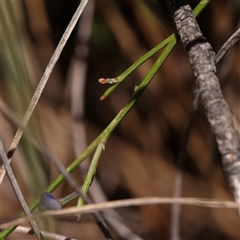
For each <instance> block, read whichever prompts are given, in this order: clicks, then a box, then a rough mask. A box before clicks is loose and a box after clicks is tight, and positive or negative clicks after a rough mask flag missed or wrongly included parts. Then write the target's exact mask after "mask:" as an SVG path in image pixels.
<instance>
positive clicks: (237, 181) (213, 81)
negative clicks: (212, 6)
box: [167, 0, 240, 203]
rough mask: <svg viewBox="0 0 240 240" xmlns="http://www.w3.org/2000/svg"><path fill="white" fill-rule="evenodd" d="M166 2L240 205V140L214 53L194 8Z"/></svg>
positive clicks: (227, 176) (173, 0)
mask: <svg viewBox="0 0 240 240" xmlns="http://www.w3.org/2000/svg"><path fill="white" fill-rule="evenodd" d="M167 1H168V4H169V6H170V9H171V11H172V15H173V19H174V22H175V24H176V27H177V30H178V33H179V35H180V37H181V40H182V42H183V44H184V47H185V48H186V51H187V53H188V58H189V61H190V64H191V67H192V69H193V72H194V76H195V78H196V82H197V85H198V89H199V91H200V94H201V100H202V104H203V106H204V109H205V112H206V115H207V118H208V121H209V123H210V126H211V129H212V132H213V134H214V136H215V138H216V141H217V144H218V148H219V151H220V153H221V156H222V163H223V170H224V173H225V176H226V179H227V182H228V184H229V186H230V189H231V191H232V193H233V195H234V197H235V200H236V201H237V202H239V203H240V139H239V133H238V131H237V130H235V129H234V125H233V120H232V114H231V112H230V110H229V107H228V106H227V104H226V103H225V102H224V100H223V96H222V92H221V89H220V85H219V81H218V78H217V76H216V68H215V64H214V60H215V53H214V51H213V50H212V46H211V45H210V44H209V43H208V42H207V40H206V39H205V38H204V37H203V35H202V33H201V31H200V29H199V26H198V24H197V22H196V19H195V18H194V16H193V13H192V10H191V7H190V6H189V5H186V4H185V3H184V1H182V0H180V1H178V0H167Z"/></svg>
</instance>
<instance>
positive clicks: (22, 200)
mask: <svg viewBox="0 0 240 240" xmlns="http://www.w3.org/2000/svg"><path fill="white" fill-rule="evenodd" d="M0 157H1V159H2V161H3V164H4V166H5V169H6V171H7V175H8V178H9V181H10V182H11V184H12V187H13V190H14V192H15V194H16V196H17V198H18V201H19V203H20V205H21V206H22V209H23V211H24V213H25V214H26V216H27V215H30V214H31V212H30V210H29V208H28V205H27V203H26V200H25V198H24V196H23V194H22V191H21V189H20V187H19V185H18V182H17V180H16V178H15V175H14V173H13V170H12V167H11V165H10V163H9V161H8V158H7V154H6V151H5V149H4V146H3V142H2V138H1V136H0ZM29 223H30V225H31V227H32V229H33V231H34V233H35V235H36V237H37V238H38V239H39V240H41V239H42V235H41V232H40V230H39V228H38V226H37V224H36V222H35V221H34V220H30V221H29Z"/></svg>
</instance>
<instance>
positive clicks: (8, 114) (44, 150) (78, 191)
mask: <svg viewBox="0 0 240 240" xmlns="http://www.w3.org/2000/svg"><path fill="white" fill-rule="evenodd" d="M1 103H2V106H1V108H0V109H1V111H2V112H3V114H4V115H5V116H6V117H7V118H9V119H11V121H13V122H14V123H17V125H18V127H21V128H22V129H23V130H24V132H25V135H26V138H27V139H28V140H29V142H31V143H32V144H33V145H34V146H35V147H36V149H38V150H39V151H40V152H42V153H43V154H44V155H45V156H46V157H47V158H48V159H49V160H50V161H51V163H52V164H53V165H54V166H55V167H56V168H57V169H58V171H59V172H60V173H61V174H62V175H63V176H64V178H65V179H66V180H67V182H68V183H69V184H70V186H72V188H73V189H74V190H75V193H76V194H77V196H81V197H82V198H83V199H84V201H85V203H87V204H91V201H90V199H89V198H88V197H87V196H86V195H85V194H84V193H83V191H82V189H81V187H80V186H79V185H78V183H77V182H76V181H75V179H74V178H73V177H72V176H71V175H70V174H69V173H67V172H66V170H65V168H64V166H63V165H62V163H61V162H60V161H59V160H58V159H57V158H56V157H55V156H53V155H52V153H51V152H50V151H49V150H48V149H47V148H46V147H45V146H44V145H43V144H41V143H40V142H37V141H36V140H35V139H34V138H33V137H32V136H31V134H30V132H29V130H28V129H27V128H26V127H24V126H22V125H21V124H22V123H21V121H19V120H17V118H16V117H15V116H14V114H13V113H12V112H11V111H10V110H9V109H6V106H5V104H4V103H3V102H1ZM7 162H8V161H7ZM30 214H31V212H30ZM93 217H94V218H95V220H96V223H97V225H98V226H99V228H100V230H101V231H102V233H103V234H104V235H105V237H106V239H112V237H111V234H110V232H109V231H108V228H107V225H106V224H105V222H104V219H103V218H102V217H101V215H100V214H99V213H93Z"/></svg>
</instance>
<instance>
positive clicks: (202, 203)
mask: <svg viewBox="0 0 240 240" xmlns="http://www.w3.org/2000/svg"><path fill="white" fill-rule="evenodd" d="M173 203H177V204H181V205H188V206H199V207H208V208H232V209H240V204H238V203H236V202H233V201H217V200H207V199H200V198H161V197H146V198H135V199H127V200H117V201H108V202H105V203H95V204H89V205H85V206H81V207H69V208H65V209H61V210H55V211H45V212H44V213H41V214H34V215H29V216H27V217H23V218H18V219H16V220H13V221H9V222H6V223H3V224H0V228H8V227H11V226H16V225H18V224H21V223H23V222H25V221H28V220H29V219H32V218H39V217H45V216H52V217H63V216H69V215H74V214H76V213H81V214H86V213H92V212H98V211H103V210H105V209H111V208H121V207H130V206H141V205H153V204H173Z"/></svg>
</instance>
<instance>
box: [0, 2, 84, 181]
mask: <svg viewBox="0 0 240 240" xmlns="http://www.w3.org/2000/svg"><path fill="white" fill-rule="evenodd" d="M87 2H88V0H83V1H81V2H80V4H79V6H78V8H77V10H76V12H75V13H74V15H73V17H72V19H71V21H70V23H69V24H68V27H67V28H66V30H65V32H64V34H63V36H62V38H61V40H60V42H59V44H58V46H57V48H56V49H55V51H54V53H53V55H52V57H51V59H50V61H49V64H48V66H47V68H46V69H45V72H44V74H43V76H42V78H41V80H40V82H39V84H38V86H37V89H36V91H35V93H34V95H33V97H32V99H31V101H30V104H29V106H28V109H27V111H26V113H25V115H24V117H23V119H22V125H23V126H26V125H27V123H28V121H29V119H30V117H31V115H32V113H33V111H34V109H35V107H36V105H37V102H38V100H39V98H40V96H41V94H42V91H43V89H44V87H45V85H46V83H47V81H48V78H49V76H50V74H51V72H52V70H53V68H54V66H55V64H56V62H57V60H58V59H59V56H60V54H61V52H62V50H63V48H64V46H65V44H66V42H67V40H68V38H69V36H70V34H71V33H72V31H73V29H74V27H75V25H76V23H77V21H78V19H79V17H80V16H81V14H82V11H83V9H84V8H85V6H86V4H87ZM22 134H23V130H22V129H21V128H18V130H17V132H16V134H15V136H14V139H13V141H12V144H11V146H10V149H9V151H8V154H7V155H8V158H9V161H11V158H12V156H13V154H14V152H15V150H16V148H17V145H18V143H19V141H20V139H21V137H22ZM5 173H6V169H5V167H4V165H3V166H2V167H1V168H0V184H1V183H2V180H3V178H4V175H5Z"/></svg>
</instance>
